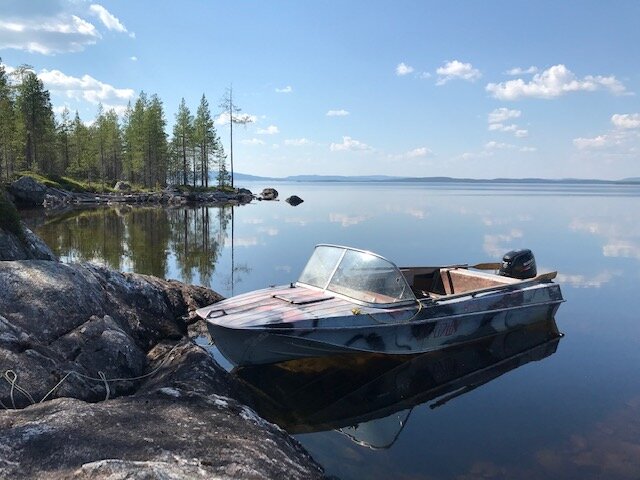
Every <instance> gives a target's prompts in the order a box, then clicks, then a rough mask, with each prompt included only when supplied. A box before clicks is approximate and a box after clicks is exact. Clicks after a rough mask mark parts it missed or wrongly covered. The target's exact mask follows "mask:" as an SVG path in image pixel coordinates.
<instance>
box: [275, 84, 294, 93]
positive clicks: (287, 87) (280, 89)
mask: <svg viewBox="0 0 640 480" xmlns="http://www.w3.org/2000/svg"><path fill="white" fill-rule="evenodd" d="M276 92H278V93H291V92H293V88H291V85H287V86H286V87H284V88H276Z"/></svg>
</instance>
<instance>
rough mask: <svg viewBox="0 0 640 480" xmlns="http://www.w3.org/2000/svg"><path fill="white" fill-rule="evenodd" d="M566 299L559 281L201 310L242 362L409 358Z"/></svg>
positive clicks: (292, 297) (546, 310) (317, 294)
mask: <svg viewBox="0 0 640 480" xmlns="http://www.w3.org/2000/svg"><path fill="white" fill-rule="evenodd" d="M562 301H563V299H562V294H561V292H560V287H559V286H558V285H557V284H554V283H551V282H539V283H537V282H535V283H527V282H523V283H522V284H516V285H509V286H505V287H504V288H499V289H494V290H491V291H486V292H478V293H474V294H468V295H457V296H455V298H447V297H442V298H441V299H432V298H429V299H422V300H416V301H415V302H413V303H412V304H410V305H404V306H392V307H387V308H381V307H373V306H370V305H365V304H361V303H358V302H354V301H351V300H349V299H348V298H345V297H343V296H340V295H336V294H332V293H331V292H324V291H319V290H317V289H312V288H308V287H305V286H300V285H295V286H294V285H292V286H285V287H273V288H268V289H264V290H258V291H255V292H251V293H247V294H244V295H240V296H237V297H233V298H230V299H227V300H224V301H222V302H219V303H217V304H214V305H211V306H209V307H205V308H202V309H200V310H198V312H197V313H198V315H200V316H201V317H202V318H204V319H206V321H207V326H208V329H209V333H210V335H211V337H212V338H213V341H214V343H215V344H216V346H217V347H218V349H219V350H220V351H221V352H222V353H223V355H224V356H225V357H227V358H228V359H229V360H230V361H231V362H233V363H234V364H236V365H259V364H268V363H276V362H282V361H287V360H292V359H298V358H308V357H321V356H325V355H334V354H341V353H385V354H393V355H408V354H416V353H424V352H429V351H433V350H437V349H441V348H444V347H448V346H452V345H459V344H464V343H467V342H471V341H474V340H478V339H481V338H486V337H490V336H493V335H497V334H499V333H502V332H505V331H508V330H510V329H513V328H517V327H521V326H525V325H530V324H532V323H535V322H537V321H539V320H540V318H545V317H548V316H552V315H553V314H554V313H555V311H556V310H557V308H558V306H559V304H560V303H561V302H562Z"/></svg>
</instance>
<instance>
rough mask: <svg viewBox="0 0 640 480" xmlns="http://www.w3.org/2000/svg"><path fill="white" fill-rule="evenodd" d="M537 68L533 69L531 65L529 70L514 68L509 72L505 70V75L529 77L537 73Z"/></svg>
mask: <svg viewBox="0 0 640 480" xmlns="http://www.w3.org/2000/svg"><path fill="white" fill-rule="evenodd" d="M537 72H538V67H534V66H533V65H532V66H530V67H529V68H520V67H515V68H512V69H510V70H507V71H506V72H505V73H506V74H507V75H531V74H532V73H537Z"/></svg>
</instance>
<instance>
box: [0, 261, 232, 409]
mask: <svg viewBox="0 0 640 480" xmlns="http://www.w3.org/2000/svg"><path fill="white" fill-rule="evenodd" d="M0 291H2V292H3V293H2V295H0V314H1V315H2V317H1V318H0V364H1V365H6V368H7V369H12V370H14V371H15V373H16V374H17V375H18V379H19V380H18V381H19V383H20V385H21V386H22V387H23V388H25V389H26V390H27V391H29V392H30V395H31V397H32V398H33V399H36V400H38V399H41V398H43V397H44V396H45V395H46V394H47V392H48V391H49V390H50V389H51V388H52V387H53V386H54V385H55V384H56V383H57V382H58V381H59V380H60V379H61V378H63V377H64V376H65V375H66V373H67V372H69V371H75V372H78V373H79V374H81V375H84V376H80V375H73V376H72V377H69V378H68V379H67V380H66V381H65V382H64V384H63V385H61V387H60V388H59V389H57V390H56V391H55V392H53V394H52V396H53V397H57V396H68V397H74V398H79V399H83V400H89V401H96V400H99V399H101V398H104V397H105V395H106V392H107V390H106V388H105V385H104V384H101V383H100V382H95V381H92V380H88V379H87V378H85V376H86V377H93V378H96V377H97V376H98V372H100V371H102V372H103V373H104V374H105V375H107V376H108V377H109V378H115V377H119V378H125V377H126V378H129V377H137V376H139V375H141V374H143V373H144V371H145V368H146V366H147V362H146V361H145V360H144V357H145V355H146V353H147V352H148V351H149V350H150V349H151V348H153V346H154V345H156V344H157V343H158V342H160V341H164V340H177V339H180V338H183V337H184V336H186V334H187V327H188V323H189V322H192V321H194V319H193V315H189V312H190V311H193V310H194V309H195V308H198V307H200V306H204V305H208V304H210V303H213V302H215V301H217V300H219V299H220V298H221V297H220V296H219V295H217V294H216V293H215V292H213V291H211V290H209V289H206V288H204V287H197V286H189V285H185V284H182V283H180V282H176V281H166V280H161V279H159V278H155V277H148V276H145V275H137V274H124V273H120V272H116V271H114V270H111V269H109V268H106V267H102V266H97V265H91V264H63V263H59V262H50V261H39V260H31V261H28V260H26V261H9V262H0ZM139 383H140V382H129V383H127V382H125V383H123V384H118V385H114V386H113V387H111V394H112V395H118V394H125V393H129V392H131V391H132V390H133V389H135V388H136V387H137V386H138V385H139ZM0 401H2V402H3V403H4V404H5V405H8V404H9V403H8V402H10V403H11V404H12V405H14V404H15V405H16V406H17V407H24V406H26V405H29V404H30V403H31V401H30V399H29V398H28V397H27V396H26V395H20V394H16V393H15V392H12V389H11V386H10V385H9V384H8V383H6V382H0Z"/></svg>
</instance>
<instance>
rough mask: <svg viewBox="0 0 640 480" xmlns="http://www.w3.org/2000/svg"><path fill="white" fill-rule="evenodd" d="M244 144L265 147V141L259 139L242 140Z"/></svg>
mask: <svg viewBox="0 0 640 480" xmlns="http://www.w3.org/2000/svg"><path fill="white" fill-rule="evenodd" d="M242 143H243V144H245V145H264V141H263V140H260V139H259V138H250V139H245V140H242Z"/></svg>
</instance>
